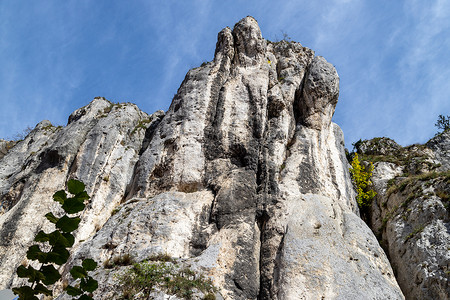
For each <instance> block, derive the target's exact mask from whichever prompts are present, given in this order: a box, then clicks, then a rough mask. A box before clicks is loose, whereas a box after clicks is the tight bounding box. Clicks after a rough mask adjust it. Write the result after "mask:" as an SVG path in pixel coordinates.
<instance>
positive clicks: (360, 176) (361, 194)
mask: <svg viewBox="0 0 450 300" xmlns="http://www.w3.org/2000/svg"><path fill="white" fill-rule="evenodd" d="M372 172H373V164H372V163H370V164H369V165H368V167H367V168H365V167H364V166H363V165H361V163H360V161H359V158H358V153H355V154H354V156H353V160H352V162H351V168H350V174H351V175H352V179H353V182H354V184H355V187H356V192H357V195H356V202H358V206H359V208H360V209H361V211H362V213H364V214H365V213H366V212H367V211H368V209H369V207H370V205H371V204H372V200H373V198H374V197H375V196H376V194H377V193H376V192H375V191H374V190H373V189H372V181H371V180H370V178H371V177H372Z"/></svg>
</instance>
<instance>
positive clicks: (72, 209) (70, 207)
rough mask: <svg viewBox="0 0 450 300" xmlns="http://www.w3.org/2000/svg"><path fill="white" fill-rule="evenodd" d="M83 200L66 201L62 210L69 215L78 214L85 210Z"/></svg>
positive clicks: (69, 199)
mask: <svg viewBox="0 0 450 300" xmlns="http://www.w3.org/2000/svg"><path fill="white" fill-rule="evenodd" d="M83 202H84V201H83V200H82V199H78V198H68V199H67V200H66V201H64V204H63V206H62V208H63V209H64V211H65V212H66V213H68V214H76V213H77V212H80V211H82V210H83V209H84V207H85V205H84V203H83Z"/></svg>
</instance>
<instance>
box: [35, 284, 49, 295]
mask: <svg viewBox="0 0 450 300" xmlns="http://www.w3.org/2000/svg"><path fill="white" fill-rule="evenodd" d="M34 290H35V291H36V292H38V293H39V294H44V295H46V296H53V293H52V291H50V290H49V289H48V288H46V287H45V286H44V285H42V284H41V283H38V284H36V286H35V287H34Z"/></svg>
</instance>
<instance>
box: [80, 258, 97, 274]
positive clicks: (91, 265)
mask: <svg viewBox="0 0 450 300" xmlns="http://www.w3.org/2000/svg"><path fill="white" fill-rule="evenodd" d="M81 265H82V266H83V269H85V270H86V271H94V270H95V268H96V267H97V263H96V262H95V261H94V260H93V259H91V258H86V259H85V260H83V262H82V264H81Z"/></svg>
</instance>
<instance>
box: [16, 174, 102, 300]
mask: <svg viewBox="0 0 450 300" xmlns="http://www.w3.org/2000/svg"><path fill="white" fill-rule="evenodd" d="M67 189H68V190H69V193H70V194H72V195H73V196H72V197H68V194H67V193H66V192H65V191H64V190H60V191H57V192H56V193H55V194H54V195H53V200H54V201H57V202H59V203H60V204H61V206H62V208H63V210H64V211H65V213H66V214H64V215H63V216H62V217H60V218H58V217H56V216H55V215H54V214H53V213H51V212H49V213H47V214H46V215H45V217H46V218H47V220H49V221H50V222H51V223H53V224H55V227H56V229H55V230H54V231H53V232H51V233H45V232H44V231H42V230H41V231H39V232H38V234H37V235H36V236H35V238H34V241H35V242H38V243H47V244H48V245H49V246H51V247H50V250H49V251H47V252H46V251H43V250H42V249H41V248H40V246H39V245H32V246H30V247H29V248H28V251H27V258H28V259H30V260H35V261H38V262H39V263H40V264H41V266H40V268H39V269H35V268H33V267H32V266H28V267H25V266H23V265H21V266H19V267H18V268H17V276H19V277H20V278H28V282H30V283H31V286H27V285H24V286H21V287H18V288H13V289H12V290H13V292H14V294H16V295H19V300H28V299H33V300H34V299H39V298H38V297H37V296H36V295H39V294H43V295H45V296H53V293H52V291H51V290H50V289H49V288H48V286H50V285H52V284H54V283H55V282H57V281H58V280H59V279H61V274H60V273H59V271H58V270H57V269H56V268H55V265H57V266H62V265H64V264H65V263H66V262H67V260H68V259H69V256H70V253H69V251H68V250H67V249H68V248H71V247H72V246H73V244H74V242H75V238H74V236H73V235H72V232H73V231H74V230H76V229H77V228H78V225H79V224H80V221H81V219H80V217H79V216H74V217H70V216H69V215H73V214H77V213H79V212H81V211H83V210H84V208H85V204H84V202H85V201H86V200H88V199H89V198H90V197H89V195H88V194H87V193H86V191H85V185H84V183H82V182H81V181H78V180H73V179H72V180H69V182H68V183H67ZM96 267H97V263H96V262H95V261H94V260H92V259H85V260H83V262H82V266H74V267H73V268H72V269H71V270H70V274H71V275H72V277H73V278H74V279H78V278H79V279H80V286H79V287H72V286H68V287H67V288H66V291H67V293H68V294H69V295H71V296H80V297H79V298H77V299H81V300H88V299H92V297H91V295H88V294H85V293H92V292H93V291H95V290H96V289H97V287H98V283H97V281H96V280H95V279H93V278H92V277H91V276H88V274H87V272H88V271H93V270H94V269H95V268H96Z"/></svg>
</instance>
